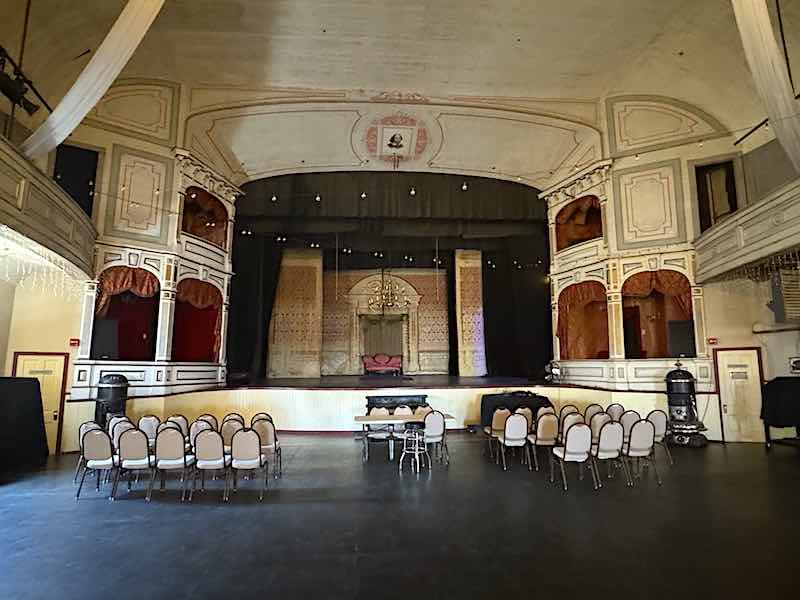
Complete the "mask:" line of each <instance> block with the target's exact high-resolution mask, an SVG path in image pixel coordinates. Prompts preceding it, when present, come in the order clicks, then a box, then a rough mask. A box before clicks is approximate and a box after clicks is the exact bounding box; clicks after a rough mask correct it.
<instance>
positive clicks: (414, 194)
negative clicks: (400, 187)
mask: <svg viewBox="0 0 800 600" xmlns="http://www.w3.org/2000/svg"><path fill="white" fill-rule="evenodd" d="M408 195H409V196H416V195H417V190H416V188H415V187H414V186H413V185H412V186H411V189H410V190H408Z"/></svg>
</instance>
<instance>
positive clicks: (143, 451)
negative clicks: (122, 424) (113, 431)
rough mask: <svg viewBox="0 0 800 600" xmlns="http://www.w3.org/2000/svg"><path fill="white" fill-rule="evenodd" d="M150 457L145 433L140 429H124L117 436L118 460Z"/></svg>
mask: <svg viewBox="0 0 800 600" xmlns="http://www.w3.org/2000/svg"><path fill="white" fill-rule="evenodd" d="M149 457H150V446H149V442H148V441H147V434H146V433H145V432H144V431H141V430H140V429H126V430H125V431H124V432H122V435H120V436H119V461H120V464H122V461H125V460H144V459H146V458H149Z"/></svg>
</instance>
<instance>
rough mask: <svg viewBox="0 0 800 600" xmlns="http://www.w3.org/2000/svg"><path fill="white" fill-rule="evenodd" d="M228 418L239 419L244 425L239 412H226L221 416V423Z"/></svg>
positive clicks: (228, 419)
mask: <svg viewBox="0 0 800 600" xmlns="http://www.w3.org/2000/svg"><path fill="white" fill-rule="evenodd" d="M230 420H234V421H239V423H241V424H242V425H244V417H243V416H242V415H240V414H239V413H228V414H227V415H225V416H224V417H222V423H223V424H225V422H226V421H230Z"/></svg>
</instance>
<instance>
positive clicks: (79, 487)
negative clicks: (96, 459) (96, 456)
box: [75, 469, 89, 502]
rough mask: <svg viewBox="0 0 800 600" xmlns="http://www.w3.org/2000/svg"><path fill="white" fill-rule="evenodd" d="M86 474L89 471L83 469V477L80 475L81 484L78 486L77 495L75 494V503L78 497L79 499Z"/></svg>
mask: <svg viewBox="0 0 800 600" xmlns="http://www.w3.org/2000/svg"><path fill="white" fill-rule="evenodd" d="M88 472H89V469H84V470H83V475H81V483H80V485H79V486H78V493H77V494H75V501H76V502H77V501H78V498H80V497H81V490H82V489H83V481H84V480H85V479H86V474H87V473H88Z"/></svg>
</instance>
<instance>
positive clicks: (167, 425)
mask: <svg viewBox="0 0 800 600" xmlns="http://www.w3.org/2000/svg"><path fill="white" fill-rule="evenodd" d="M165 429H177V430H178V431H181V426H180V425H178V424H177V423H176V422H175V421H164V422H163V423H161V425H159V426H158V427H156V437H158V434H159V433H161V432H162V431H164V430H165ZM181 433H183V432H182V431H181Z"/></svg>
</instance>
